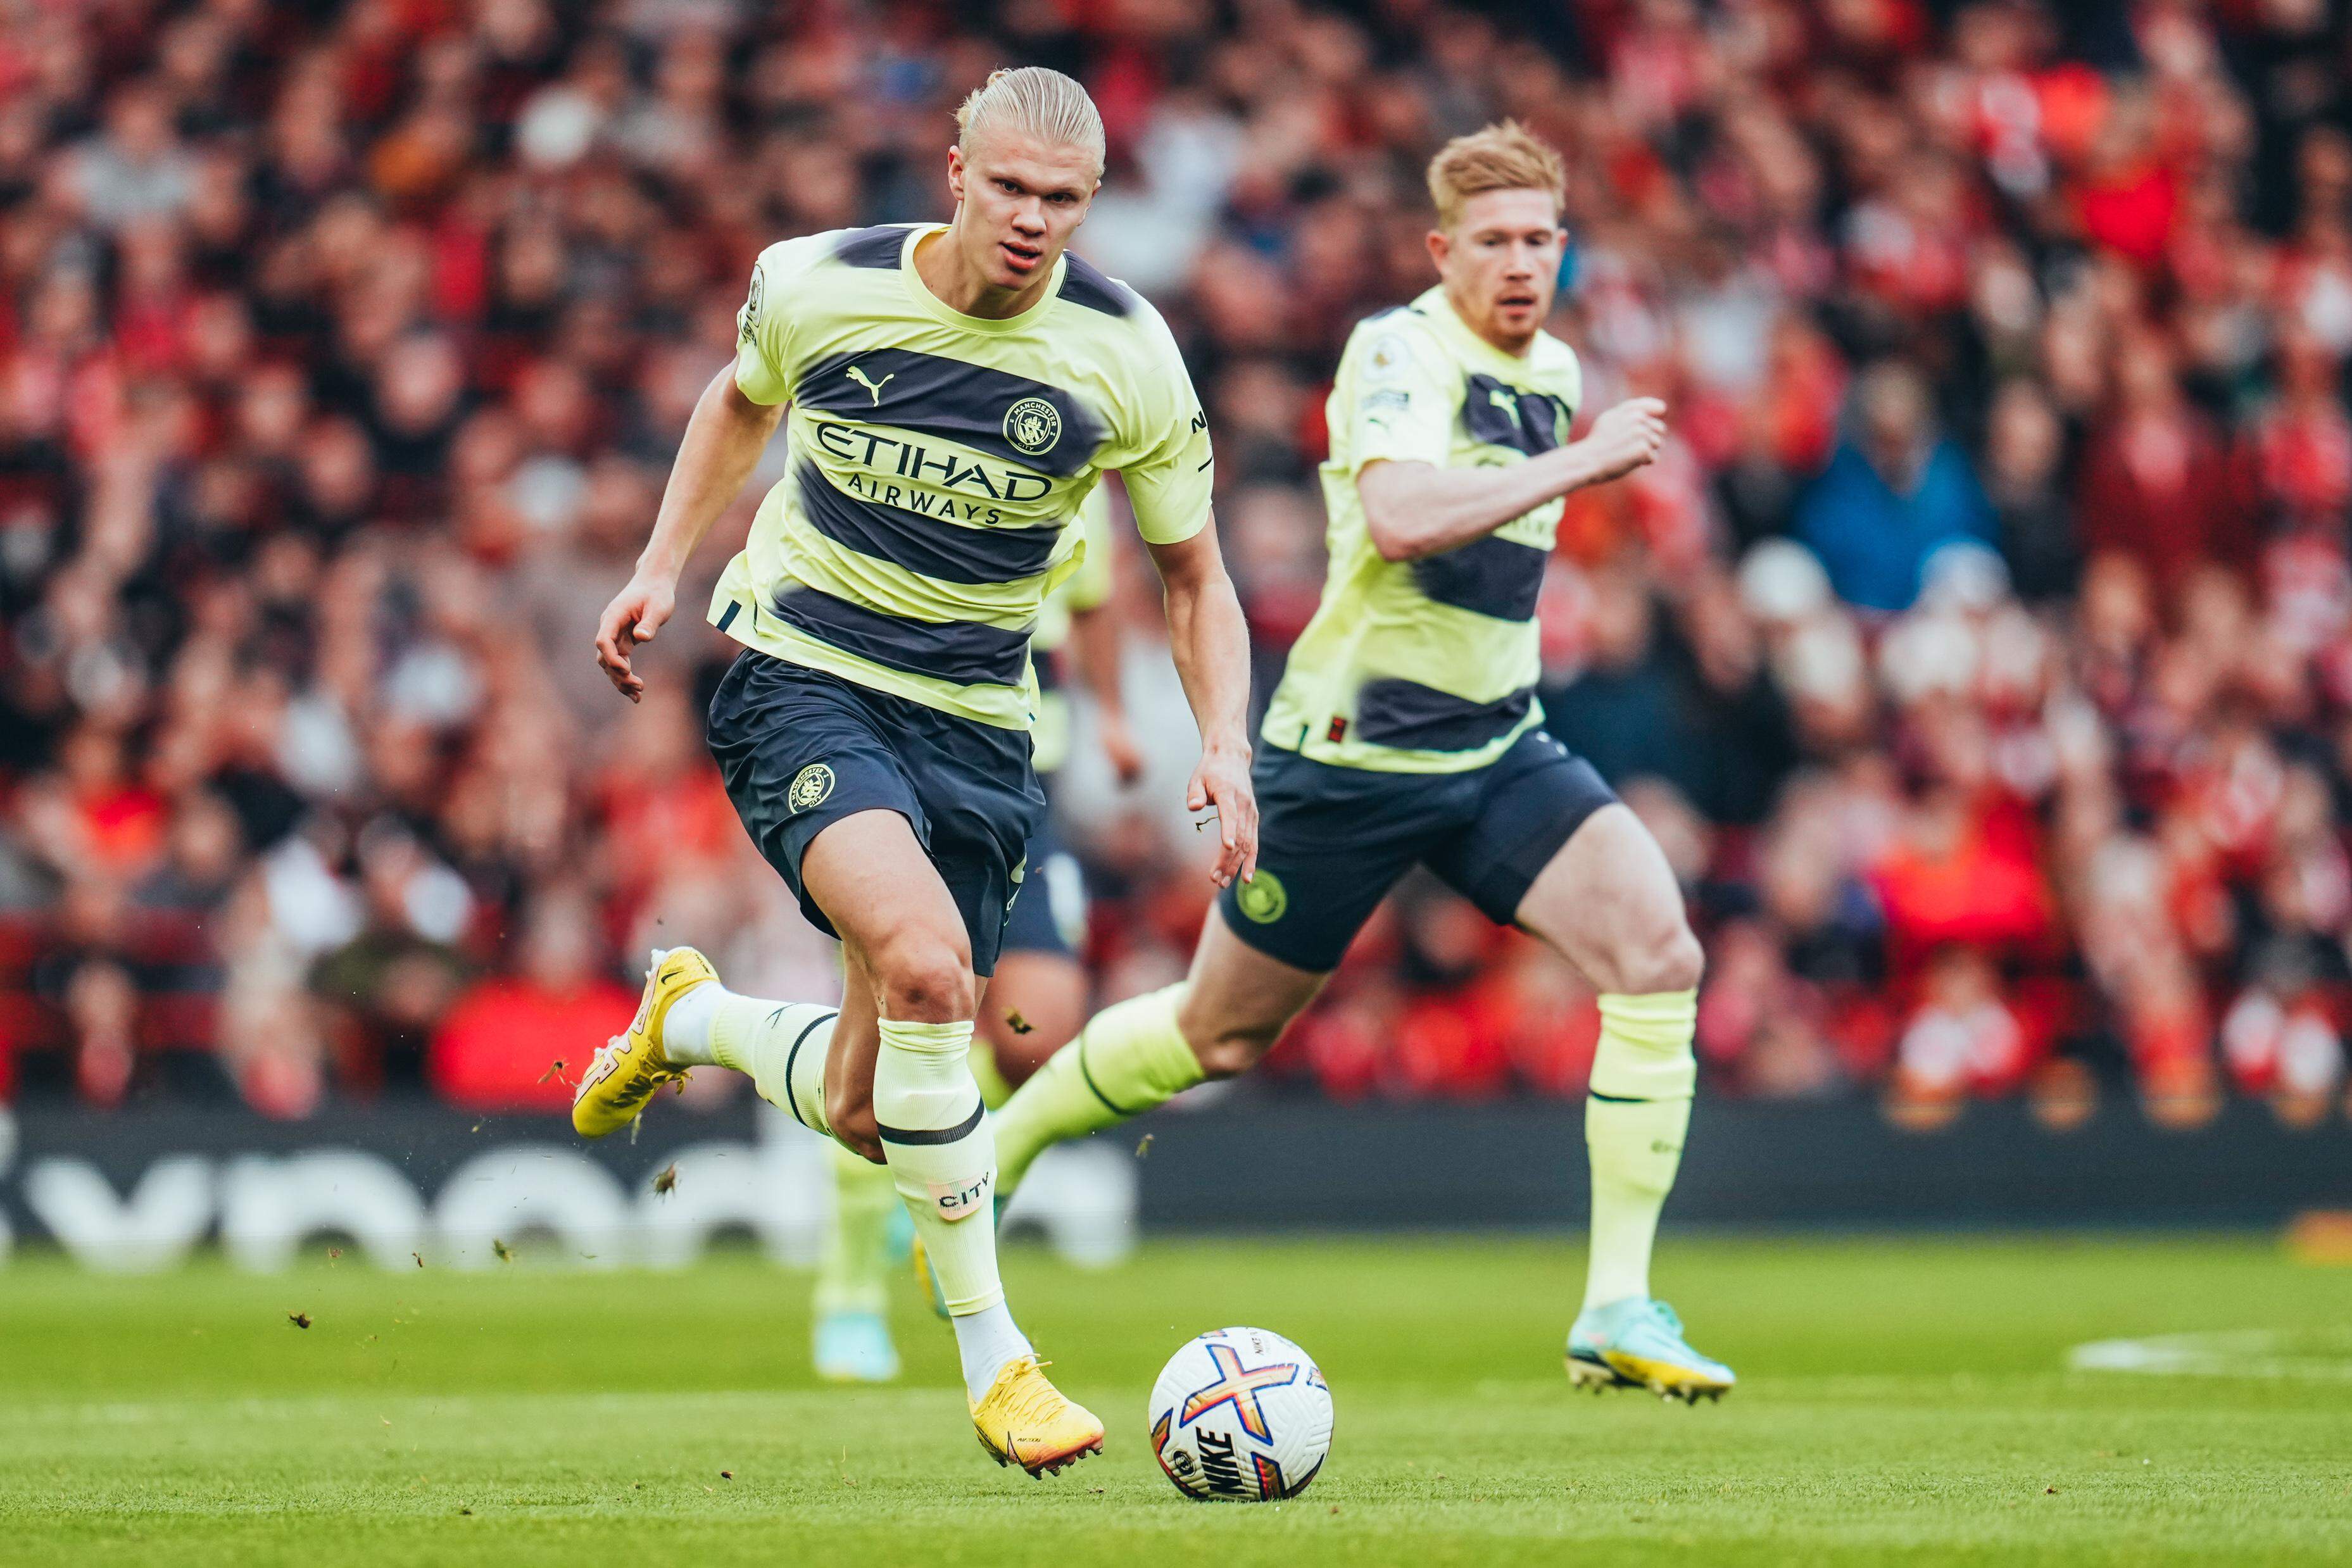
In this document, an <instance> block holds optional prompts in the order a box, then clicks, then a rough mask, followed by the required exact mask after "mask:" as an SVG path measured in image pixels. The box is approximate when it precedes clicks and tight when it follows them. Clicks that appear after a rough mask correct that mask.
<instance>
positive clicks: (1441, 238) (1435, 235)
mask: <svg viewBox="0 0 2352 1568" xmlns="http://www.w3.org/2000/svg"><path fill="white" fill-rule="evenodd" d="M1453 250H1454V242H1453V241H1452V240H1450V239H1448V238H1447V237H1446V235H1445V231H1444V229H1432V230H1430V231H1429V259H1430V260H1432V261H1433V262H1435V263H1436V264H1437V270H1438V271H1440V272H1444V270H1445V258H1446V256H1449V255H1451V254H1452V253H1453Z"/></svg>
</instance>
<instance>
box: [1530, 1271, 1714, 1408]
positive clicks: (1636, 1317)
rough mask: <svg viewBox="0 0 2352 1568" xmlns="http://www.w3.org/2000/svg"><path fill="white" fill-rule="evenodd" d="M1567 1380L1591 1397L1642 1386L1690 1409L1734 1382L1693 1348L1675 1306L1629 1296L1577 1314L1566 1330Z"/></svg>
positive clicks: (1712, 1397)
mask: <svg viewBox="0 0 2352 1568" xmlns="http://www.w3.org/2000/svg"><path fill="white" fill-rule="evenodd" d="M1568 1377H1569V1381H1570V1383H1572V1384H1574V1385H1576V1386H1577V1387H1579V1388H1590V1389H1591V1390H1592V1391H1593V1392H1594V1393H1596V1394H1598V1393H1601V1392H1602V1391H1604V1390H1607V1389H1611V1388H1646V1389H1648V1390H1649V1391H1650V1392H1651V1393H1653V1394H1654V1395H1656V1396H1658V1397H1659V1398H1661V1399H1680V1400H1682V1401H1683V1402H1685V1404H1690V1405H1696V1404H1697V1403H1698V1402H1699V1401H1700V1400H1702V1399H1720V1398H1722V1397H1723V1396H1725V1395H1727V1394H1728V1393H1730V1392H1731V1390H1732V1386H1733V1385H1735V1384H1737V1383H1738V1381H1739V1379H1738V1375H1735V1374H1734V1373H1733V1372H1732V1370H1731V1368H1729V1367H1727V1366H1726V1365H1724V1364H1723V1363H1721V1362H1719V1361H1714V1360H1711V1359H1709V1358H1708V1357H1706V1356H1704V1355H1701V1354H1699V1353H1698V1352H1696V1351H1695V1350H1693V1349H1692V1348H1691V1347H1690V1343H1689V1342H1688V1341H1686V1340H1685V1339H1684V1338H1683V1321H1682V1319H1680V1318H1678V1317H1676V1316H1675V1310H1674V1308H1672V1307H1670V1306H1668V1305H1666V1303H1665V1302H1664V1301H1656V1300H1654V1299H1652V1298H1651V1297H1648V1296H1628V1297H1626V1298H1625V1299H1624V1300H1623V1301H1612V1302H1610V1303H1609V1304H1608V1305H1607V1306H1605V1307H1588V1308H1587V1309H1585V1310H1584V1311H1583V1312H1579V1313H1577V1314H1576V1323H1575V1326H1573V1327H1572V1328H1570V1330H1569V1331H1568Z"/></svg>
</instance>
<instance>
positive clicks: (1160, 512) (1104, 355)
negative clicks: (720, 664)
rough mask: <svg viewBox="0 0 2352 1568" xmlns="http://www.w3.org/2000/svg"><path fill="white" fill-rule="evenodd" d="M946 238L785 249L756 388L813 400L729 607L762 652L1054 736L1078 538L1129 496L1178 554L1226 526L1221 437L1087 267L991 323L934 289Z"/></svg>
mask: <svg viewBox="0 0 2352 1568" xmlns="http://www.w3.org/2000/svg"><path fill="white" fill-rule="evenodd" d="M943 227H944V225H937V224H929V225H885V226H883V227H879V228H867V229H850V230H841V231H836V232H834V233H831V234H822V235H809V236H807V237H805V238H803V239H795V240H787V241H785V242H784V243H782V244H781V245H776V246H770V247H769V248H768V249H767V250H765V251H763V252H761V256H760V260H759V263H758V265H757V266H756V267H753V268H752V272H751V296H750V298H748V299H747V300H746V301H745V302H744V306H743V308H742V311H741V312H740V316H739V317H738V320H737V329H738V330H737V350H736V359H735V383H736V385H737V386H739V387H740V388H741V389H742V391H743V393H744V395H745V396H746V397H749V398H751V400H752V401H753V402H761V403H770V404H772V403H777V402H785V401H786V400H790V402H792V405H793V408H792V413H791V415H790V417H789V418H788V419H787V421H786V423H785V472H784V476H783V478H782V479H781V480H780V481H778V482H777V484H776V486H775V487H774V488H773V489H772V490H771V491H769V492H768V495H767V497H766V499H764V500H763V501H762V502H761V505H760V510H759V515H758V516H757V517H756V518H755V519H754V520H753V522H752V525H751V538H750V539H749V540H748V541H747V542H746V543H745V546H744V548H743V550H742V553H741V554H740V555H738V556H737V557H736V558H735V559H733V560H732V561H730V562H729V563H728V566H727V570H726V571H725V572H724V574H722V575H721V577H720V578H719V587H718V591H717V592H716V593H714V594H713V595H712V597H711V603H710V620H711V622H712V623H713V624H715V625H716V626H717V627H718V628H719V630H720V631H722V632H726V633H727V634H728V635H730V636H731V637H733V638H734V639H736V640H737V641H738V642H740V643H744V644H746V645H747V646H750V647H753V648H757V649H759V650H761V652H763V653H770V654H772V655H774V656H775V657H777V658H779V659H784V660H788V661H790V662H791V663H793V664H804V665H807V666H810V667H812V668H814V669H819V670H824V671H826V672H828V673H829V674H835V675H839V676H840V677H842V678H843V679H845V680H849V681H854V682H856V683H857V684H859V685H866V686H870V687H873V688H875V689H877V690H878V691H885V692H888V693H891V694H892V695H897V696H901V697H905V698H908V699H909V700H911V701H914V702H919V703H922V704H925V705H926V706H930V707H935V708H938V709H940V710H941V711H943V712H946V713H950V714H955V715H958V716H962V717H965V718H970V719H977V720H979V721H981V722H982V723H985V724H992V725H997V726H1000V727H1005V728H1010V729H1025V728H1027V727H1029V726H1030V725H1031V724H1033V723H1034V719H1035V709H1036V690H1035V681H1034V676H1033V675H1032V674H1031V671H1030V664H1029V640H1030V634H1031V633H1032V632H1033V631H1034V629H1035V626H1036V622H1037V619H1038V612H1039V610H1040V608H1041V606H1042V605H1043V604H1044V602H1045V596H1046V595H1047V594H1048V593H1049V592H1050V591H1052V590H1053V589H1054V588H1055V586H1056V585H1058V584H1059V583H1061V582H1062V581H1063V580H1065V579H1066V578H1068V577H1069V576H1070V575H1071V574H1073V573H1074V572H1076V571H1077V570H1078V569H1079V568H1080V566H1081V565H1082V564H1083V562H1084V558H1085V554H1086V538H1085V533H1084V530H1082V529H1078V528H1069V527H1067V526H1066V525H1067V524H1068V523H1069V522H1070V521H1071V519H1072V518H1074V517H1076V516H1077V514H1078V512H1079V509H1080V507H1082V506H1083V505H1084V504H1085V502H1086V500H1087V497H1088V496H1089V495H1090V494H1091V493H1092V492H1093V491H1094V488H1095V486H1096V482H1097V480H1098V479H1099V478H1100V476H1101V475H1102V472H1103V471H1104V470H1105V469H1108V468H1116V469H1118V470H1119V471H1120V473H1121V474H1122V475H1123V476H1124V477H1125V480H1126V484H1127V493H1128V497H1129V502H1130V504H1131V505H1132V507H1133V509H1134V512H1135V519H1136V528H1137V530H1138V531H1139V533H1141V534H1142V536H1143V537H1144V538H1146V539H1148V540H1150V541H1151V542H1152V543H1155V544H1171V543H1174V542H1176V541H1178V540H1181V539H1186V538H1191V537H1192V535H1193V534H1195V533H1197V532H1199V531H1200V529H1201V528H1202V526H1203V525H1205V524H1206V523H1207V521H1208V517H1209V492H1210V489H1211V485H1212V481H1213V468H1212V459H1211V457H1210V451H1209V434H1208V422H1207V420H1206V419H1205V418H1203V417H1202V413H1201V404H1200V400H1199V399H1198V397H1196V396H1195V395H1194V393H1193V391H1192V379H1191V377H1190V376H1188V375H1187V374H1186V373H1185V370H1184V363H1183V360H1182V358H1181V356H1180V355H1179V354H1178V352H1177V349H1176V342H1175V340H1174V338H1173V337H1171V335H1170V334H1169V331H1168V328H1167V325H1166V323H1164V322H1163V321H1161V320H1160V316H1159V313H1158V312H1156V311H1155V310H1153V309H1152V308H1151V307H1150V305H1149V304H1148V303H1146V302H1145V301H1144V299H1143V298H1142V297H1141V296H1140V295H1139V294H1137V293H1136V292H1135V291H1134V290H1132V289H1130V288H1129V287H1127V286H1126V285H1124V284H1121V283H1118V282H1116V281H1114V280H1113V279H1111V278H1108V277H1104V276H1103V274H1102V273H1101V272H1099V271H1098V270H1097V269H1096V268H1095V267H1091V266H1089V265H1088V264H1087V263H1086V262H1085V261H1083V260H1081V259H1079V258H1078V257H1077V256H1070V255H1067V254H1065V255H1064V256H1063V257H1062V259H1061V260H1060V261H1059V262H1058V263H1056V264H1055V276H1054V277H1053V279H1052V281H1051V282H1050V283H1049V284H1048V286H1047V287H1046V289H1045V294H1044V297H1043V298H1040V299H1039V300H1038V302H1037V303H1036V304H1035V305H1034V306H1032V307H1031V308H1029V309H1027V310H1025V311H1024V312H1022V313H1021V314H1020V315H1018V316H1014V317H1010V318H1007V319H1003V320H992V319H984V318H982V317H976V316H966V315H964V314H962V313H961V312H960V311H957V310H953V309H950V308H949V307H948V306H947V305H946V303H945V302H943V301H942V300H940V298H939V297H938V296H936V295H934V294H933V293H932V292H931V291H930V290H929V288H928V287H924V284H923V281H922V279H921V278H920V277H918V276H917V275H916V273H915V269H914V259H913V258H914V252H915V246H916V245H917V244H918V243H919V241H920V240H921V239H922V238H923V237H924V236H926V235H930V234H935V233H939V232H940V231H941V230H942V229H943Z"/></svg>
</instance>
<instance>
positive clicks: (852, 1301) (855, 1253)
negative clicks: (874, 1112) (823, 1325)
mask: <svg viewBox="0 0 2352 1568" xmlns="http://www.w3.org/2000/svg"><path fill="white" fill-rule="evenodd" d="M825 1152H826V1154H827V1155H829V1156H830V1158H829V1159H828V1160H827V1162H826V1164H827V1166H828V1167H829V1169H830V1173H831V1175H832V1177H833V1229H832V1231H831V1232H830V1233H829V1234H827V1236H826V1237H825V1241H824V1254H823V1256H822V1257H820V1258H819V1259H818V1260H817V1266H816V1301H815V1307H816V1314H817V1316H819V1317H821V1318H822V1317H831V1316H833V1315H835V1314H836V1313H842V1312H871V1313H873V1314H874V1315H875V1316H877V1317H882V1316H887V1312H888V1309H889V1284H888V1281H889V1272H890V1217H891V1216H892V1215H894V1214H896V1213H898V1188H897V1186H894V1185H893V1184H892V1182H891V1179H890V1167H889V1166H877V1165H876V1164H875V1163H874V1162H873V1161H871V1160H868V1159H866V1158H865V1157H864V1156H862V1155H856V1154H852V1153H851V1152H850V1151H849V1150H848V1148H846V1147H845V1146H844V1145H840V1144H835V1145H832V1146H831V1147H830V1148H828V1149H827V1150H826V1151H825Z"/></svg>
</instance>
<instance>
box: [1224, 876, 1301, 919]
mask: <svg viewBox="0 0 2352 1568" xmlns="http://www.w3.org/2000/svg"><path fill="white" fill-rule="evenodd" d="M1234 904H1235V905H1236V906H1238V907H1239V908H1240V910H1241V912H1242V915H1243V917H1244V919H1247V920H1249V921H1250V922H1252V923H1253V924H1255V925H1273V924H1274V923H1275V922H1276V921H1277V920H1279V919H1281V918H1282V912H1283V911H1284V910H1286V909H1288V908H1289V907H1290V890H1289V889H1287V888H1286V887H1284V886H1283V885H1282V879H1281V878H1280V877H1278V876H1276V875H1275V874H1274V873H1272V872H1270V871H1268V870H1266V869H1265V867H1264V866H1260V867H1259V868H1258V873H1257V875H1255V876H1254V877H1252V878H1251V879H1250V880H1249V881H1247V882H1242V883H1234Z"/></svg>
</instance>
